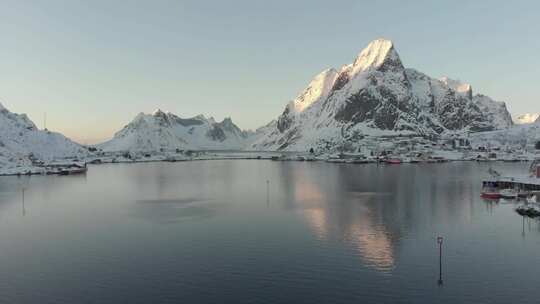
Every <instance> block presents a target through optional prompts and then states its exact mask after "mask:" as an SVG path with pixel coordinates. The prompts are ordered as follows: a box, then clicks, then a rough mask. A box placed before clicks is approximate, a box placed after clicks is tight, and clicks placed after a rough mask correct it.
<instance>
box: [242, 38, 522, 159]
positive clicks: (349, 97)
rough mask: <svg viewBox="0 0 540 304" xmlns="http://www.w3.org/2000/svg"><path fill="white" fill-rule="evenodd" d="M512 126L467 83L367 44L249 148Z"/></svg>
mask: <svg viewBox="0 0 540 304" xmlns="http://www.w3.org/2000/svg"><path fill="white" fill-rule="evenodd" d="M511 125H512V120H511V117H510V114H509V113H508V111H507V109H506V105H505V104H504V103H502V102H495V101H493V100H491V99H490V98H489V97H487V96H484V95H480V94H479V95H473V92H472V87H471V86H470V85H468V84H464V83H461V82H459V81H455V80H451V79H449V78H443V79H440V80H439V79H434V78H431V77H429V76H427V75H425V74H423V73H421V72H418V71H416V70H414V69H406V68H405V67H404V66H403V64H402V62H401V59H400V57H399V55H398V53H397V51H396V50H395V48H394V45H393V43H392V42H391V41H389V40H385V39H378V40H375V41H373V42H371V43H370V44H369V45H368V47H367V48H366V49H364V50H363V51H362V52H361V53H360V54H359V55H358V56H357V58H356V59H355V61H354V62H353V63H352V64H349V65H345V66H343V67H341V68H340V69H339V70H336V69H328V70H325V71H323V72H322V73H320V74H319V75H317V76H316V77H315V78H314V79H313V80H312V81H311V83H310V84H309V85H308V87H307V88H306V89H305V90H304V91H303V92H302V93H301V94H300V95H298V97H297V98H296V99H295V100H293V101H291V102H290V103H289V104H288V105H287V106H286V108H285V110H284V111H283V113H282V114H281V115H280V116H279V118H278V119H277V124H276V127H275V128H271V129H269V130H268V131H267V133H266V134H263V135H262V136H260V138H258V139H257V140H256V141H255V143H254V144H253V145H252V148H254V149H259V150H306V149H309V148H319V149H327V148H331V147H333V146H335V145H339V144H342V143H343V142H355V141H357V140H358V139H359V138H361V137H362V136H363V135H397V134H418V135H422V136H438V135H441V134H443V133H445V132H465V131H470V132H479V131H489V130H495V129H503V128H508V127H509V126H511Z"/></svg>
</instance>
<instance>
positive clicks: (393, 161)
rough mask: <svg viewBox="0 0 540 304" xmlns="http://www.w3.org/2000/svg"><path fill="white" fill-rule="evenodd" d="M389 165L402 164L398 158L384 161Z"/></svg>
mask: <svg viewBox="0 0 540 304" xmlns="http://www.w3.org/2000/svg"><path fill="white" fill-rule="evenodd" d="M385 162H386V163H387V164H389V165H399V164H401V163H402V161H401V159H399V158H390V159H387V160H386V161H385Z"/></svg>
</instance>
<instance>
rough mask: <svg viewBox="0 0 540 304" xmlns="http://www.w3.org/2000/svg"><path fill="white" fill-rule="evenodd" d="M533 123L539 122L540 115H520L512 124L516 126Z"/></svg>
mask: <svg viewBox="0 0 540 304" xmlns="http://www.w3.org/2000/svg"><path fill="white" fill-rule="evenodd" d="M533 122H540V113H527V114H522V115H519V116H517V117H516V118H515V119H514V123H515V124H517V125H523V124H530V123H533Z"/></svg>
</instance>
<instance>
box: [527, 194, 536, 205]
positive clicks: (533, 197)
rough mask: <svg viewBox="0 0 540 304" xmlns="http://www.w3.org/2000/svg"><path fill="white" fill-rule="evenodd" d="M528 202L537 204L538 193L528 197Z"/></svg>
mask: <svg viewBox="0 0 540 304" xmlns="http://www.w3.org/2000/svg"><path fill="white" fill-rule="evenodd" d="M527 203H528V204H536V203H537V198H536V195H531V196H529V197H527Z"/></svg>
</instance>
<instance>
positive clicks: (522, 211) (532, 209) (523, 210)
mask: <svg viewBox="0 0 540 304" xmlns="http://www.w3.org/2000/svg"><path fill="white" fill-rule="evenodd" d="M516 212H517V213H518V214H519V215H522V216H528V217H538V216H540V208H539V207H538V206H537V205H532V206H531V205H525V204H521V205H519V206H517V207H516Z"/></svg>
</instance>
